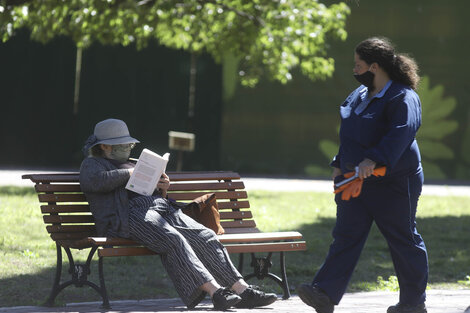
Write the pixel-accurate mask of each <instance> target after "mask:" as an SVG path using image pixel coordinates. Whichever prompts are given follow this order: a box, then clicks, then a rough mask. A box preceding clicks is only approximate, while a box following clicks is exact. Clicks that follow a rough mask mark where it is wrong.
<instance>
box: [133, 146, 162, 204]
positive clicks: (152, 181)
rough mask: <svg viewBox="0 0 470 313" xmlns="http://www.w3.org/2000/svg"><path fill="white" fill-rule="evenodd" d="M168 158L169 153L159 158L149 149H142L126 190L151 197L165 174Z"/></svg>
mask: <svg viewBox="0 0 470 313" xmlns="http://www.w3.org/2000/svg"><path fill="white" fill-rule="evenodd" d="M169 158H170V154H169V153H165V154H164V155H163V156H160V155H158V154H156V153H155V152H153V151H150V150H149V149H144V150H143V151H142V153H141V154H140V157H139V160H138V161H137V164H136V165H135V168H134V172H133V173H132V175H131V177H130V178H129V181H128V182H127V185H126V189H129V190H132V191H134V192H137V193H138V194H141V195H144V196H149V195H152V194H153V192H154V191H155V188H156V187H157V184H158V181H159V180H160V177H161V176H162V174H163V173H164V172H165V169H166V165H167V163H168V159H169Z"/></svg>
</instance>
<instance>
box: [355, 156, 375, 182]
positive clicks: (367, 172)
mask: <svg viewBox="0 0 470 313" xmlns="http://www.w3.org/2000/svg"><path fill="white" fill-rule="evenodd" d="M375 166H376V163H375V162H374V161H372V160H371V159H367V158H366V159H364V160H362V162H361V163H359V165H358V166H357V167H358V175H359V178H361V179H365V178H367V177H369V176H371V175H372V173H373V172H374V169H375Z"/></svg>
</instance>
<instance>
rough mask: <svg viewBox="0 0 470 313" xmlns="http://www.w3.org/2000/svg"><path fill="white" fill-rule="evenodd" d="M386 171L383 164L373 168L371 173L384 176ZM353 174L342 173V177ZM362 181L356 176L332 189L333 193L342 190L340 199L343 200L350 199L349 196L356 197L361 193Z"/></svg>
mask: <svg viewBox="0 0 470 313" xmlns="http://www.w3.org/2000/svg"><path fill="white" fill-rule="evenodd" d="M386 171H387V168H386V167H385V166H384V167H379V168H376V169H374V172H373V173H372V175H374V176H376V177H378V176H384V175H385V173H386ZM354 174H355V172H349V173H346V174H344V177H345V178H349V177H352V176H353V175H354ZM362 183H363V180H362V179H360V178H356V179H354V180H353V181H351V182H349V183H347V184H345V185H343V186H341V187H339V188H337V189H336V190H335V191H334V193H335V194H337V193H340V192H343V194H342V195H341V200H344V201H348V200H349V199H351V197H352V198H357V197H359V195H360V194H361V191H362Z"/></svg>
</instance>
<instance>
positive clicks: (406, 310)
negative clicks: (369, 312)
mask: <svg viewBox="0 0 470 313" xmlns="http://www.w3.org/2000/svg"><path fill="white" fill-rule="evenodd" d="M427 312H428V311H427V310H426V306H425V305H424V303H421V304H418V305H410V304H402V303H397V304H396V305H392V306H390V307H388V309H387V313H427Z"/></svg>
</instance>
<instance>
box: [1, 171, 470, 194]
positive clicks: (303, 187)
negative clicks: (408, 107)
mask: <svg viewBox="0 0 470 313" xmlns="http://www.w3.org/2000/svg"><path fill="white" fill-rule="evenodd" d="M47 172H51V173H53V172H54V171H47V170H40V169H39V170H30V169H24V170H23V169H18V170H10V169H0V186H6V185H12V186H32V183H31V181H29V180H24V179H21V175H23V174H33V173H47ZM243 181H244V182H245V187H246V189H247V190H248V191H250V190H273V191H316V192H332V189H333V186H332V183H331V181H329V180H313V179H284V178H253V177H244V178H243ZM423 194H424V195H436V196H451V195H453V196H467V197H470V186H464V185H462V186H454V185H429V184H425V185H424V186H423Z"/></svg>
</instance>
